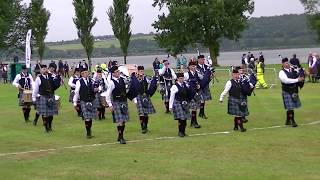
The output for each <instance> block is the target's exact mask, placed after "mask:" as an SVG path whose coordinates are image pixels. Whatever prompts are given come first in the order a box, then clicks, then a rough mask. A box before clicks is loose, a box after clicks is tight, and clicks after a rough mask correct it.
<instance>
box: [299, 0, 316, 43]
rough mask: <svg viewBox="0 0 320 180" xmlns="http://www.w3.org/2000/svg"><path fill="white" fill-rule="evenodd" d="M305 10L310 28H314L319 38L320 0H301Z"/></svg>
mask: <svg viewBox="0 0 320 180" xmlns="http://www.w3.org/2000/svg"><path fill="white" fill-rule="evenodd" d="M301 2H302V4H303V5H304V8H305V11H306V13H307V14H308V21H309V25H310V27H311V29H313V30H315V31H316V32H317V35H318V39H319V40H320V12H319V8H320V0H301Z"/></svg>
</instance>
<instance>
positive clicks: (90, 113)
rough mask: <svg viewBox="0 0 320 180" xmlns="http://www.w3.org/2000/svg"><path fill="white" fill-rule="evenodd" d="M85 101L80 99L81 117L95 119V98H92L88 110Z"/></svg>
mask: <svg viewBox="0 0 320 180" xmlns="http://www.w3.org/2000/svg"><path fill="white" fill-rule="evenodd" d="M86 103H87V102H84V101H80V105H81V111H82V117H83V118H82V119H83V120H87V119H95V118H96V117H97V103H96V100H93V101H92V102H91V103H92V106H93V107H92V110H88V108H87V107H86Z"/></svg>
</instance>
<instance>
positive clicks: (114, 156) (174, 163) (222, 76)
mask: <svg viewBox="0 0 320 180" xmlns="http://www.w3.org/2000/svg"><path fill="white" fill-rule="evenodd" d="M271 74H272V73H270V74H269V75H268V76H267V77H266V79H273V78H274V77H273V76H272V75H271ZM218 79H219V83H216V84H215V85H214V86H213V87H212V95H213V97H214V100H213V101H210V102H208V103H207V106H206V114H207V116H208V117H209V119H207V120H202V119H198V122H199V123H200V124H201V125H202V128H201V129H191V128H189V127H188V128H187V130H186V133H187V134H189V135H194V134H201V133H214V132H225V131H228V132H230V133H221V134H219V133H218V134H202V135H198V136H189V137H185V138H178V137H177V123H176V121H174V120H173V117H172V115H168V114H165V113H164V107H163V104H162V102H161V100H160V96H159V93H156V94H155V96H154V97H153V98H152V100H153V103H154V105H155V107H156V110H157V113H156V114H155V115H152V116H151V118H150V119H151V120H150V123H149V129H150V132H149V133H148V134H141V133H140V124H139V121H138V117H137V115H136V109H135V107H134V106H133V103H130V107H129V109H130V120H131V121H130V122H129V123H127V125H126V131H125V138H126V139H127V140H128V141H129V142H128V143H127V144H126V145H120V144H117V143H115V142H116V137H117V134H116V128H115V125H114V124H113V123H112V120H111V116H110V112H107V119H106V120H102V121H98V120H97V121H94V123H93V133H94V135H95V138H93V139H90V140H88V139H86V138H85V129H84V125H83V122H82V121H81V120H80V119H79V118H77V117H76V115H75V111H74V110H73V108H72V105H71V104H70V103H68V102H67V100H68V91H67V90H65V89H64V88H63V87H61V88H60V89H59V90H58V91H57V94H58V95H60V96H61V97H62V109H61V111H60V112H59V113H60V114H59V116H56V117H55V118H54V122H53V128H54V131H53V132H52V133H50V134H46V133H44V128H43V127H42V126H41V123H39V124H38V126H36V127H35V126H33V125H32V124H31V123H24V120H23V116H22V113H21V110H20V108H18V106H17V98H16V96H17V95H16V94H17V92H16V89H15V88H14V87H13V86H9V85H3V84H0V107H1V120H0V174H1V175H2V178H3V179H320V171H319V169H320V139H319V137H320V124H312V125H311V124H309V125H302V124H308V123H311V122H315V121H319V120H320V119H319V116H320V103H319V100H320V97H319V89H320V84H311V83H306V85H305V87H304V88H303V90H302V91H301V94H300V95H301V101H302V108H300V109H298V110H296V111H295V112H296V113H295V114H296V121H297V123H298V124H299V125H300V126H299V127H297V128H292V127H283V126H282V125H283V124H284V122H285V110H284V108H283V104H282V97H281V89H280V87H279V85H276V86H275V87H273V88H272V89H263V90H256V91H255V92H256V96H252V97H250V98H249V108H250V109H249V110H250V116H249V117H248V119H249V122H248V123H247V124H245V126H246V128H247V129H248V131H247V132H245V133H241V132H233V130H232V128H233V117H231V116H229V115H227V114H226V110H227V99H225V101H224V102H223V103H222V104H220V103H219V102H218V96H219V95H220V93H221V92H222V90H223V86H224V84H225V81H226V80H227V79H228V73H227V72H224V71H221V72H219V73H218ZM277 83H278V84H279V82H277ZM33 117H34V111H32V114H31V118H33ZM40 122H41V121H40ZM188 123H189V122H188ZM271 126H281V127H276V128H268V129H256V130H253V128H265V127H271ZM160 137H172V138H163V139H157V138H160ZM130 141H132V142H130ZM94 144H96V145H94ZM80 145H88V146H80ZM71 146H79V147H73V148H66V147H71ZM39 150H45V151H40V152H39ZM25 151H36V152H30V153H24V154H16V155H13V154H12V155H5V154H7V153H14V152H25ZM2 178H1V179H2Z"/></svg>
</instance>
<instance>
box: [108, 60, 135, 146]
mask: <svg viewBox="0 0 320 180" xmlns="http://www.w3.org/2000/svg"><path fill="white" fill-rule="evenodd" d="M110 73H111V80H110V82H109V84H108V90H107V93H106V101H107V104H108V106H109V109H110V111H111V112H112V117H113V122H114V123H116V124H117V130H118V142H119V143H120V144H126V140H125V139H124V130H125V127H126V122H128V121H129V111H128V101H127V98H128V96H127V95H128V94H127V92H126V84H125V82H124V79H123V78H122V77H120V71H119V70H118V66H112V67H111V68H110ZM130 87H131V86H130ZM128 93H129V92H128Z"/></svg>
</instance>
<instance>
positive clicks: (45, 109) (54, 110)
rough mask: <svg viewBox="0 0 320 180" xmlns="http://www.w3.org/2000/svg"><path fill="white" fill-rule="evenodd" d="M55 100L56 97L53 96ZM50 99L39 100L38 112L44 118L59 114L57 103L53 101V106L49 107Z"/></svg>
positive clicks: (42, 97)
mask: <svg viewBox="0 0 320 180" xmlns="http://www.w3.org/2000/svg"><path fill="white" fill-rule="evenodd" d="M52 98H53V99H54V96H52ZM48 99H49V97H44V96H40V97H39V98H37V102H36V104H37V111H38V113H39V114H40V115H42V116H53V115H57V114H58V107H57V102H56V101H53V104H52V106H50V107H49V106H48V102H47V101H48Z"/></svg>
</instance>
